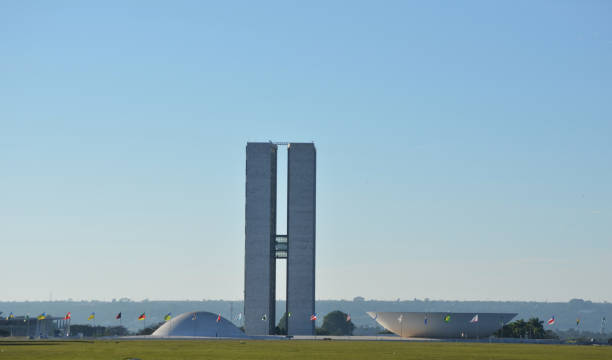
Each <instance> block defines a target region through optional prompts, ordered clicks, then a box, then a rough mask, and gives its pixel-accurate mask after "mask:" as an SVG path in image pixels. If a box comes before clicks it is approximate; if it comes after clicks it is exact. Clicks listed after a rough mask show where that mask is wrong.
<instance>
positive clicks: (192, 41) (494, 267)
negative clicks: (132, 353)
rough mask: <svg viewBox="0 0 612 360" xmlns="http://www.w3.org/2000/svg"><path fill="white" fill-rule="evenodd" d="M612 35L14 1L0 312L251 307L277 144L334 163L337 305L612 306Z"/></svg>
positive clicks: (425, 15) (601, 12)
mask: <svg viewBox="0 0 612 360" xmlns="http://www.w3.org/2000/svg"><path fill="white" fill-rule="evenodd" d="M610 19H612V3H611V2H610V1H557V0H555V1H466V2H451V1H443V2H435V1H420V2H416V1H396V2H395V1H368V2H362V1H300V2H294V1H278V2H267V1H261V2H253V1H244V2H240V1H217V2H205V1H140V2H139V1H127V2H126V1H98V2H91V1H74V2H64V1H6V0H5V1H1V2H0V250H1V253H2V258H1V261H0V263H1V264H2V266H1V271H2V275H1V276H0V279H1V280H0V284H1V286H0V300H25V299H29V300H45V299H48V298H49V296H50V295H51V294H52V296H53V298H54V299H67V298H73V299H75V300H76V299H112V298H119V297H124V296H125V297H130V298H132V299H144V298H150V299H202V298H206V299H240V298H242V294H243V272H244V182H245V179H244V175H245V146H246V142H247V141H267V140H273V141H314V142H315V144H316V146H317V154H318V159H317V161H318V163H317V164H318V169H317V175H318V179H317V191H318V193H317V205H318V209H317V212H318V213H317V290H316V297H317V298H320V299H339V298H345V299H351V298H353V297H354V296H364V297H366V298H376V299H397V298H401V299H412V298H421V299H422V298H426V297H428V298H431V299H459V300H461V299H474V300H479V299H481V300H538V301H542V300H548V301H556V300H560V301H566V300H569V299H571V298H584V299H590V300H593V301H612V287H610V285H609V282H610V281H609V280H610V274H612V187H611V185H612V160H611V159H612V65H611V64H612V21H610ZM282 156H285V157H284V158H283V157H281V158H280V159H279V161H280V163H281V164H284V161H286V155H284V154H283V155H282ZM281 168H283V166H281ZM285 174H286V173H285V172H283V171H281V172H279V178H280V179H281V180H283V181H284V176H285ZM279 188H280V189H283V187H282V186H280V187H279ZM280 211H284V209H280ZM280 225H281V226H283V225H282V224H280ZM279 276H280V278H279V279H282V276H283V274H282V273H281V274H279ZM279 283H280V285H279V286H280V287H282V285H283V284H282V283H283V281H280V280H279ZM279 291H281V294H279V296H278V297H279V298H283V297H284V296H283V294H282V288H279Z"/></svg>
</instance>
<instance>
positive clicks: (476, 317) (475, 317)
mask: <svg viewBox="0 0 612 360" xmlns="http://www.w3.org/2000/svg"><path fill="white" fill-rule="evenodd" d="M477 322H478V314H476V315H474V317H473V318H472V320H470V323H477Z"/></svg>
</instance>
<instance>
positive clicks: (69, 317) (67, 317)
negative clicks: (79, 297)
mask: <svg viewBox="0 0 612 360" xmlns="http://www.w3.org/2000/svg"><path fill="white" fill-rule="evenodd" d="M71 318H72V315H70V312H68V314H66V316H64V320H70V319H71Z"/></svg>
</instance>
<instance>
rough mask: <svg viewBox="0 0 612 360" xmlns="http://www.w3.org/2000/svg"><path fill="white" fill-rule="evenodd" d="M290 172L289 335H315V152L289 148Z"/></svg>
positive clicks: (307, 147) (307, 148)
mask: <svg viewBox="0 0 612 360" xmlns="http://www.w3.org/2000/svg"><path fill="white" fill-rule="evenodd" d="M288 151H289V156H288V163H289V164H288V165H289V168H288V171H287V178H288V179H287V192H288V194H287V236H288V242H289V253H288V258H287V311H288V312H289V313H290V314H291V316H290V317H289V319H288V333H289V335H313V334H314V321H311V320H310V316H311V315H312V314H313V313H314V312H315V218H316V212H315V209H316V168H317V166H316V157H317V156H316V155H317V154H316V149H315V147H314V144H312V143H291V144H290V145H289V149H288Z"/></svg>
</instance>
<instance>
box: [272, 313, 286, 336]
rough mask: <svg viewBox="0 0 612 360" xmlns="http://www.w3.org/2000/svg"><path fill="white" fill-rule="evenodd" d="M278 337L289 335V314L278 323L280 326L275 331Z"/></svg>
mask: <svg viewBox="0 0 612 360" xmlns="http://www.w3.org/2000/svg"><path fill="white" fill-rule="evenodd" d="M274 333H275V334H276V335H287V312H285V313H284V314H283V316H282V317H281V318H280V320H279V321H278V325H276V328H275V329H274Z"/></svg>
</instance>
